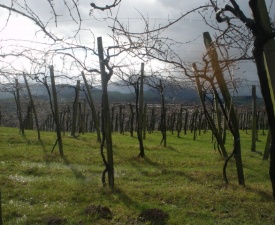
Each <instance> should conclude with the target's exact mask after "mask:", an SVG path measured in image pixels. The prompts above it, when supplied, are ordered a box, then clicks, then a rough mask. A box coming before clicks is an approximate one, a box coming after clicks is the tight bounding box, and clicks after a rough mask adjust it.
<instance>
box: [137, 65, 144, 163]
mask: <svg viewBox="0 0 275 225" xmlns="http://www.w3.org/2000/svg"><path fill="white" fill-rule="evenodd" d="M143 80H144V63H141V70H140V82H139V104H138V129H137V135H138V141H139V155H138V156H139V157H141V158H144V157H145V153H144V146H143V138H142V129H143V122H142V121H143Z"/></svg>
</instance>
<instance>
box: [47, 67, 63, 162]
mask: <svg viewBox="0 0 275 225" xmlns="http://www.w3.org/2000/svg"><path fill="white" fill-rule="evenodd" d="M50 75H51V86H52V98H53V107H54V115H53V116H54V121H55V125H56V135H57V140H56V142H58V147H59V154H60V156H62V157H63V156H64V154H63V144H62V136H61V127H60V123H59V112H58V101H57V94H56V87H55V79H54V70H53V66H50ZM53 149H54V147H53Z"/></svg>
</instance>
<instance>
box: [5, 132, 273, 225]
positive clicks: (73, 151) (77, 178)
mask: <svg viewBox="0 0 275 225" xmlns="http://www.w3.org/2000/svg"><path fill="white" fill-rule="evenodd" d="M0 137H1V139H0V149H1V151H0V157H1V162H0V170H1V175H0V176H1V180H0V182H1V192H2V214H3V224H5V225H9V224H10V225H13V224H30V225H34V224H39V225H41V224H122V225H124V224H174V225H179V224H249V225H251V224H255V225H256V224H274V223H275V214H274V204H275V203H274V201H273V199H272V194H271V185H270V182H269V178H268V162H267V161H262V156H261V154H259V153H251V152H250V139H251V136H250V135H249V134H246V133H242V150H243V161H244V172H245V177H246V186H245V187H241V186H239V185H238V183H237V180H236V170H235V164H234V161H231V162H230V163H229V166H228V178H229V182H230V185H229V186H228V187H227V188H226V187H225V185H224V182H223V179H222V166H223V160H222V159H221V158H220V156H219V154H218V152H216V151H215V150H214V149H213V144H212V143H211V134H210V132H207V133H206V134H201V135H200V136H198V137H197V140H196V141H193V134H190V133H189V134H188V135H183V134H182V138H177V137H176V135H171V134H169V135H168V147H167V148H164V147H162V146H159V142H160V139H161V137H160V133H158V132H155V133H153V134H148V135H147V139H146V140H145V154H146V158H145V159H140V158H137V155H138V153H139V150H138V149H139V148H138V144H137V143H138V142H137V139H136V138H131V137H130V136H129V135H128V134H125V135H121V134H114V135H113V143H114V162H115V188H114V189H113V190H111V189H110V188H108V187H102V184H101V173H102V170H103V169H104V167H103V163H102V160H101V156H100V153H99V144H98V143H96V136H95V134H84V135H80V136H79V137H78V138H75V139H73V138H70V137H68V136H64V139H63V142H64V153H65V157H64V158H61V157H59V156H58V149H55V150H54V152H53V154H51V149H52V146H53V143H54V142H55V134H54V133H50V132H48V133H42V135H41V137H42V140H43V141H42V142H39V141H37V139H36V133H35V132H34V131H26V136H25V137H22V136H20V135H19V134H18V130H17V129H14V128H4V127H0ZM265 139H266V136H263V135H259V140H260V142H258V143H257V150H258V151H262V150H263V146H264V144H265ZM231 140H232V138H230V137H229V136H228V149H229V151H231V144H232V143H230V141H231ZM107 207H108V208H107ZM108 209H110V211H111V212H112V219H111V220H110V217H111V216H110V217H109V219H108V218H107V219H106V218H102V217H104V215H106V214H108V212H109V211H108ZM148 209H158V210H159V211H157V210H154V211H151V214H150V215H151V216H152V215H153V216H156V215H157V216H158V217H159V218H161V216H163V218H162V219H161V220H159V221H158V222H155V223H154V222H151V223H150V221H149V222H148V221H147V222H144V221H145V219H144V218H146V216H145V214H144V213H142V212H144V211H145V210H148ZM160 210H162V211H160ZM94 212H97V213H94ZM161 212H164V213H162V214H161ZM104 213H105V214H104ZM168 215H169V219H168V220H167V222H166V218H168ZM142 218H143V219H142ZM151 221H153V220H151Z"/></svg>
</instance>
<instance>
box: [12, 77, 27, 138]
mask: <svg viewBox="0 0 275 225" xmlns="http://www.w3.org/2000/svg"><path fill="white" fill-rule="evenodd" d="M15 88H16V92H15V96H14V97H15V101H16V107H17V117H18V120H19V132H20V133H21V134H22V135H24V134H25V131H24V123H23V118H22V110H21V103H20V93H19V89H20V87H19V82H18V79H15Z"/></svg>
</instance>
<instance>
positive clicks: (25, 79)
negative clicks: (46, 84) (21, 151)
mask: <svg viewBox="0 0 275 225" xmlns="http://www.w3.org/2000/svg"><path fill="white" fill-rule="evenodd" d="M23 77H24V81H25V85H26V88H27V91H28V95H29V99H30V105H31V107H32V111H33V114H34V120H35V125H36V130H37V138H38V140H40V129H39V123H38V118H37V114H36V109H35V105H34V102H33V98H32V94H31V91H30V88H29V84H28V81H27V78H26V74H25V73H23Z"/></svg>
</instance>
